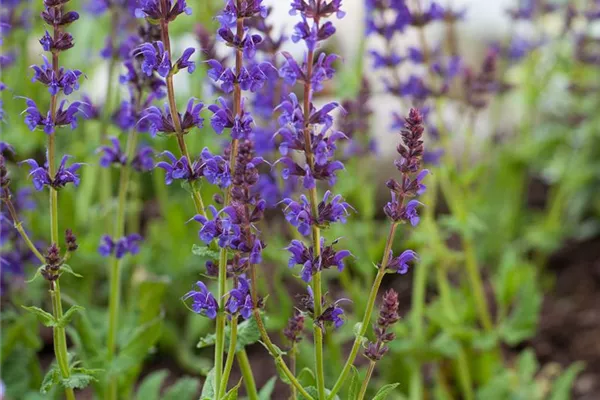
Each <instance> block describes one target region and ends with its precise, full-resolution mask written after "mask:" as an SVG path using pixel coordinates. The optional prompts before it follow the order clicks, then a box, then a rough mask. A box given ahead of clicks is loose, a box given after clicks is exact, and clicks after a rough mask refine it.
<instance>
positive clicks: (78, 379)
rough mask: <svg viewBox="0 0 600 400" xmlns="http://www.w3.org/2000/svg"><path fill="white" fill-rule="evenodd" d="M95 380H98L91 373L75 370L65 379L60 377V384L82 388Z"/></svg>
mask: <svg viewBox="0 0 600 400" xmlns="http://www.w3.org/2000/svg"><path fill="white" fill-rule="evenodd" d="M96 381H98V379H97V378H96V377H95V376H93V375H90V374H85V373H79V372H76V373H74V374H72V375H71V376H70V377H68V378H67V379H62V380H61V384H62V385H63V386H64V387H66V388H70V389H83V388H85V387H87V386H88V385H89V384H90V383H92V382H96Z"/></svg>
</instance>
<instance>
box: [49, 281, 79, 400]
mask: <svg viewBox="0 0 600 400" xmlns="http://www.w3.org/2000/svg"><path fill="white" fill-rule="evenodd" d="M50 297H51V298H52V313H53V314H54V318H56V319H57V320H61V319H62V317H63V309H62V303H61V300H60V284H59V283H58V279H57V280H56V281H54V282H53V283H52V286H51V289H50ZM52 336H53V340H54V352H55V355H56V363H57V364H58V368H59V370H60V374H61V376H62V378H63V379H69V377H70V376H71V371H70V369H69V356H68V353H67V338H66V336H65V328H62V327H58V326H55V327H54V328H52ZM65 396H66V398H67V400H75V393H74V392H73V389H71V388H65Z"/></svg>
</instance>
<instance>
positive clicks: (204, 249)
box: [192, 244, 219, 260]
mask: <svg viewBox="0 0 600 400" xmlns="http://www.w3.org/2000/svg"><path fill="white" fill-rule="evenodd" d="M192 253H193V254H194V255H195V256H199V257H205V258H212V259H213V260H218V259H219V253H217V252H216V251H214V250H211V249H210V248H209V247H208V246H198V245H197V244H195V245H193V246H192Z"/></svg>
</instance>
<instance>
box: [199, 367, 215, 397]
mask: <svg viewBox="0 0 600 400" xmlns="http://www.w3.org/2000/svg"><path fill="white" fill-rule="evenodd" d="M214 396H215V369H214V368H212V369H211V370H210V371H209V372H208V374H207V375H206V379H205V380H204V385H203V386H202V394H201V395H200V400H213V397H214Z"/></svg>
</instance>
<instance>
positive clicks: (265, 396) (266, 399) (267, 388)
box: [258, 376, 277, 400]
mask: <svg viewBox="0 0 600 400" xmlns="http://www.w3.org/2000/svg"><path fill="white" fill-rule="evenodd" d="M276 382H277V377H276V376H273V377H271V379H269V380H268V381H267V383H265V385H264V386H263V387H262V388H261V389H260V391H259V392H258V398H259V400H271V394H272V393H273V390H275V383H276Z"/></svg>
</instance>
